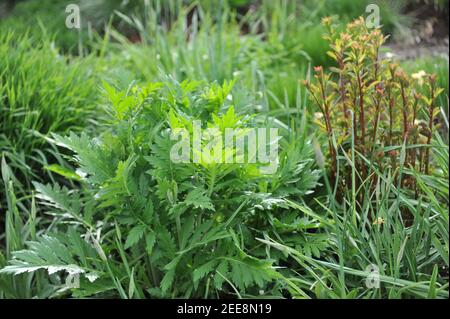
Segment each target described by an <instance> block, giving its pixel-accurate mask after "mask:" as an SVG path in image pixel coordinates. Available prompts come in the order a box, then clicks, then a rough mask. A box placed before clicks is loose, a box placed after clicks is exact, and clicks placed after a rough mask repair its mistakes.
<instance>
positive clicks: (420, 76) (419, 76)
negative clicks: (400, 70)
mask: <svg viewBox="0 0 450 319" xmlns="http://www.w3.org/2000/svg"><path fill="white" fill-rule="evenodd" d="M426 75H427V73H426V72H425V71H424V70H420V71H419V72H417V73H413V74H411V77H412V78H413V79H414V80H417V83H419V85H420V86H422V85H423V77H424V76H426Z"/></svg>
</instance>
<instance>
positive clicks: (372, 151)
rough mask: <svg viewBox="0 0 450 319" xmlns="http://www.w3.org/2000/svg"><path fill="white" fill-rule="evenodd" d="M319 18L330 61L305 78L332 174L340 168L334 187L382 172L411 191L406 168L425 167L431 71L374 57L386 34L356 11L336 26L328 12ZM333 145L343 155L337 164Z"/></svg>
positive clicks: (432, 123)
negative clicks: (343, 24) (409, 69)
mask: <svg viewBox="0 0 450 319" xmlns="http://www.w3.org/2000/svg"><path fill="white" fill-rule="evenodd" d="M323 24H324V25H325V27H326V28H327V29H328V33H327V34H326V35H325V39H326V40H327V41H328V42H329V43H330V47H331V50H330V51H329V52H328V55H329V56H330V57H332V58H333V59H334V60H335V62H336V67H331V68H330V72H325V71H324V69H323V68H322V67H315V68H314V71H315V75H314V78H315V81H314V83H309V82H308V81H305V84H306V86H307V88H308V89H309V92H310V93H311V98H312V100H313V101H314V102H315V104H317V106H318V107H319V109H320V113H319V115H320V116H319V117H320V118H321V119H322V120H319V121H317V122H318V124H319V126H320V127H322V128H323V130H324V131H325V132H326V134H327V136H328V153H329V155H330V158H331V164H330V170H331V179H332V181H333V182H335V181H336V179H337V177H338V174H341V176H342V177H343V178H342V183H341V185H340V187H343V188H344V189H346V188H347V187H346V186H345V185H352V184H355V183H356V188H359V187H360V186H368V185H370V184H371V182H372V181H375V179H376V176H377V175H379V174H384V173H387V172H388V171H389V172H390V173H391V174H392V175H394V176H395V179H394V180H396V184H397V183H398V185H399V186H400V188H406V189H410V190H413V191H414V192H415V193H416V194H417V192H418V189H417V185H416V183H415V178H414V174H415V173H417V174H426V175H428V174H430V172H431V170H432V167H431V164H430V162H431V160H430V147H431V142H432V141H431V138H432V135H433V131H434V130H435V129H436V127H437V126H438V125H437V124H436V117H437V115H438V113H439V107H438V105H437V103H436V102H437V97H438V96H439V94H440V93H441V92H442V91H443V90H442V89H440V88H438V87H437V85H436V76H435V75H430V74H426V73H424V72H422V73H418V74H414V75H409V74H407V73H405V72H404V71H403V70H402V69H401V68H400V67H399V66H398V65H396V64H394V63H391V62H390V61H389V60H380V59H379V50H380V47H381V46H382V45H383V43H384V41H385V40H386V37H385V36H383V35H382V33H381V31H380V30H379V29H372V30H370V29H368V28H367V27H366V25H365V23H364V19H362V18H360V19H358V20H355V21H354V22H352V23H350V24H348V25H347V28H346V30H345V31H344V32H341V33H338V32H336V29H335V26H334V25H333V21H332V19H331V18H325V19H323ZM420 92H422V93H420ZM340 150H342V153H343V154H344V157H343V161H341V162H340V163H338V162H339V159H340V158H339V157H338V153H339V152H340ZM352 174H353V175H352ZM352 179H353V180H352ZM367 189H371V187H370V186H369V187H368V188H367Z"/></svg>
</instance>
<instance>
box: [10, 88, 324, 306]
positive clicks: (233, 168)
mask: <svg viewBox="0 0 450 319" xmlns="http://www.w3.org/2000/svg"><path fill="white" fill-rule="evenodd" d="M231 88H232V86H231V85H230V83H225V84H224V85H222V86H220V85H217V84H213V85H211V86H206V87H204V85H203V84H202V83H201V82H187V81H185V82H183V83H181V84H180V85H178V84H174V83H173V84H162V83H151V84H148V85H146V86H140V87H138V86H133V87H130V88H129V90H127V91H116V90H115V89H114V88H113V87H111V86H109V85H106V86H105V91H106V93H107V95H108V96H109V98H110V100H111V106H110V108H109V113H110V115H111V118H110V119H109V121H108V122H106V123H107V125H108V127H109V128H108V129H107V130H106V132H105V133H104V134H101V135H100V136H98V137H96V138H94V139H91V138H89V137H88V135H87V134H85V133H82V134H81V135H79V136H77V135H75V134H71V135H70V136H68V137H65V138H62V137H59V136H56V137H55V140H56V142H57V143H58V145H61V146H64V147H66V148H69V149H70V150H72V151H74V152H75V153H76V156H75V157H74V160H75V161H76V162H77V165H78V166H79V174H80V175H81V176H83V180H84V181H85V186H86V187H87V188H86V190H85V191H77V190H70V191H69V190H68V189H66V188H64V187H63V188H61V187H60V186H58V185H54V186H51V185H43V184H39V183H37V184H35V185H36V188H37V191H38V197H39V198H40V199H42V201H43V203H44V204H45V205H48V206H49V209H50V210H51V212H52V214H54V215H55V216H59V217H58V218H59V219H60V223H59V224H60V225H63V223H62V222H63V221H67V222H69V221H70V223H75V224H76V225H77V226H75V227H73V226H67V229H70V230H68V231H69V233H68V234H64V233H65V232H66V228H65V227H58V228H59V231H60V235H57V236H56V237H53V236H50V237H43V238H41V239H40V240H39V241H38V242H35V243H32V244H31V245H30V248H29V250H25V251H21V252H17V253H15V254H14V256H15V257H14V259H13V260H11V264H10V265H9V266H7V267H5V268H4V269H3V270H2V272H4V273H5V272H6V273H14V274H20V273H23V272H29V271H36V270H37V269H47V270H49V272H52V271H59V270H65V271H67V272H75V273H80V274H85V275H86V276H87V277H86V278H82V280H81V287H80V289H76V290H74V291H73V293H74V295H76V296H87V295H96V296H121V297H145V296H153V297H223V296H226V295H229V294H235V295H237V296H244V295H246V294H252V295H257V294H258V293H259V292H258V291H259V290H261V289H262V290H263V291H264V294H268V295H279V294H280V292H281V291H282V290H283V289H284V288H285V287H283V286H280V285H279V284H278V283H276V282H274V279H277V278H278V277H279V274H278V272H277V271H276V270H275V269H274V265H275V264H278V263H280V262H281V261H282V260H283V259H284V257H283V255H282V254H279V253H277V252H276V251H274V252H270V253H269V252H268V251H266V249H265V248H264V246H262V245H261V244H258V242H257V241H256V239H255V238H256V237H264V236H276V237H277V238H280V240H283V242H285V243H286V244H288V245H289V246H291V247H297V248H299V249H303V248H304V247H306V246H307V247H308V249H307V251H306V253H307V254H309V255H315V256H319V255H320V251H321V250H323V249H324V248H325V247H326V246H327V239H326V238H322V239H320V240H317V238H316V240H315V241H314V240H313V239H314V238H315V237H314V236H315V234H314V232H315V231H319V230H320V225H321V224H320V223H318V222H317V217H316V216H314V215H308V212H309V211H308V210H306V209H303V208H302V204H301V201H302V198H303V197H305V196H306V195H307V194H309V193H310V192H311V190H312V189H314V187H315V186H316V185H317V180H318V174H319V173H318V171H316V170H314V169H313V166H314V164H313V161H312V160H311V155H312V148H311V145H310V143H309V142H308V141H307V140H305V137H304V136H298V135H297V134H298V132H299V131H298V129H295V127H293V128H292V129H289V130H287V131H285V134H284V138H283V140H284V141H283V142H281V145H282V149H281V153H280V155H279V156H280V157H279V158H280V167H279V169H278V171H277V172H276V173H275V174H273V175H261V173H260V172H259V170H258V169H256V167H255V164H251V163H249V164H219V163H216V164H214V163H207V162H205V161H202V162H200V163H179V164H177V163H173V162H172V161H171V159H170V151H171V148H172V146H173V145H174V143H175V141H172V140H171V138H170V134H169V133H170V130H171V129H172V130H173V129H175V128H180V127H184V128H187V129H190V130H192V121H193V120H201V121H202V123H203V125H204V127H211V126H216V127H219V128H220V130H224V129H225V128H227V127H228V128H238V127H239V128H246V127H257V126H264V127H265V126H267V125H269V126H270V125H275V124H274V122H273V121H272V120H271V119H270V118H266V117H265V116H259V115H254V116H249V115H246V114H251V113H252V108H253V107H252V106H251V104H248V103H247V102H248V100H247V99H246V98H242V97H234V96H233V92H232V91H231ZM296 132H297V133H296ZM202 143H206V141H203V142H202ZM204 145H206V144H204ZM298 201H300V203H299V202H298ZM52 207H56V208H57V209H56V210H55V209H54V208H52ZM305 212H306V213H305ZM74 232H76V235H74ZM83 234H86V235H83ZM59 236H63V237H64V238H66V239H62V240H59V238H60V237H59ZM75 237H76V238H78V239H76V238H75ZM80 237H84V239H80ZM80 241H81V242H83V244H82V245H84V246H86V243H85V241H89V242H90V244H89V247H91V248H89V249H90V250H91V251H95V250H96V251H97V256H95V257H94V256H92V257H91V258H82V256H84V253H82V249H81V248H77V246H78V245H80V244H81V242H80ZM53 246H55V248H54V249H53V252H54V254H52V256H48V254H47V253H46V251H47V250H49V249H51V247H53ZM86 249H88V248H86ZM32 256H36V257H37V256H38V257H37V258H38V259H37V258H36V257H32ZM81 258H82V259H81ZM76 260H81V261H80V262H76ZM101 261H103V262H101ZM89 278H91V279H92V280H93V278H94V279H95V280H93V282H90V280H89ZM127 287H128V293H127V292H126V291H127Z"/></svg>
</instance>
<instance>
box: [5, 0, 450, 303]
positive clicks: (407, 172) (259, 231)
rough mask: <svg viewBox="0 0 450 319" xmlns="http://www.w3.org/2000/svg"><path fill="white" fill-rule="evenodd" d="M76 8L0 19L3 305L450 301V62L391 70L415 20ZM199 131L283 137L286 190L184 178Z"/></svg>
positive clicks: (157, 4) (203, 172) (255, 178)
mask: <svg viewBox="0 0 450 319" xmlns="http://www.w3.org/2000/svg"><path fill="white" fill-rule="evenodd" d="M74 2H76V3H79V5H80V8H81V13H82V28H81V29H80V30H76V29H67V28H66V27H65V24H64V23H65V19H66V15H67V13H66V12H65V7H66V5H67V4H68V3H69V1H65V0H61V1H59V0H43V1H33V0H31V1H19V2H18V3H17V4H16V6H15V7H14V9H13V10H12V11H11V12H9V13H8V15H7V16H6V14H3V12H2V14H0V17H3V16H6V17H3V18H1V20H0V125H1V126H0V154H1V176H2V183H1V185H0V298H35V297H37V298H66V297H96V298H98V297H108V298H253V297H264V298H448V267H449V264H448V263H449V261H448V259H449V258H448V257H449V214H448V206H449V198H448V193H449V184H448V179H449V175H448V174H449V170H448V128H449V127H448V119H447V114H448V57H431V56H430V57H423V58H420V59H417V60H407V61H401V60H395V58H393V59H390V60H388V59H380V58H379V55H380V53H381V52H383V53H384V51H385V50H386V49H385V47H384V46H383V44H384V43H385V41H387V37H386V36H387V35H392V38H393V39H394V40H395V38H396V37H400V36H401V35H402V34H404V32H405V30H407V29H408V27H409V26H411V23H412V18H411V17H410V16H408V17H407V16H405V15H403V14H402V9H403V8H404V7H405V6H407V5H409V4H410V3H409V2H408V1H398V2H395V6H394V5H393V4H392V3H391V2H390V1H382V0H380V1H375V2H376V3H378V4H380V8H381V12H380V13H381V22H382V25H383V26H382V27H381V28H380V29H368V28H367V27H366V26H365V24H364V19H363V18H361V19H358V17H360V16H365V15H366V14H367V13H366V6H367V4H369V3H372V2H374V1H358V2H357V4H355V1H346V0H345V1H344V0H342V1H326V0H323V1H288V0H275V1H274V0H263V1H256V0H255V1H246V0H230V1H225V0H218V1H216V2H215V5H212V4H211V1H182V0H170V1H129V2H127V1H101V0H96V1H84V0H80V1H70V3H74ZM435 5H436V6H437V7H439V8H445V4H444V5H442V4H440V2H439V1H436V3H435ZM447 6H448V5H447ZM328 16H334V18H327V17H328ZM33 21H35V22H34V23H35V24H34V25H33V27H31V28H30V23H31V24H33ZM390 41H393V40H392V39H390ZM194 121H200V122H201V125H202V128H203V129H207V128H217V129H218V131H219V132H220V133H224V132H225V130H226V129H230V128H231V129H242V130H244V131H245V130H248V129H251V128H267V127H270V128H277V129H278V135H279V139H277V141H276V142H277V143H278V144H277V145H279V149H278V159H279V160H278V166H277V170H276V172H275V173H273V174H263V173H262V172H261V170H260V169H259V168H260V167H259V166H258V164H255V163H240V164H239V163H211V162H210V161H207V160H206V159H205V158H203V160H201V161H199V162H189V163H174V162H173V161H172V160H171V157H170V153H171V149H172V147H173V145H174V144H175V142H176V141H174V140H173V139H172V138H171V132H174V131H176V130H179V129H184V130H186V131H187V132H189V133H190V134H193V131H194V128H193V123H194ZM200 143H201V145H202V148H203V149H205V148H207V147H208V145H209V140H207V139H206V138H204V139H203V140H201V142H200ZM267 146H269V145H267ZM226 151H227V150H224V151H223V152H224V153H223V154H222V150H220V152H221V153H220V154H221V158H222V157H223V158H226V156H227V155H226ZM194 156H195V154H194ZM245 156H246V158H247V159H248V158H250V154H249V153H246V154H245ZM368 269H369V270H370V269H376V270H377V274H376V275H377V277H376V279H377V280H379V288H374V287H373V286H371V283H372V282H369V283H368V281H367V280H368V279H372V278H374V277H373V276H372V275H373V273H370V271H369V270H368ZM68 276H69V278H70V277H71V276H72V277H73V276H75V277H79V285H77V286H76V287H73V286H67V282H66V279H67V278H68Z"/></svg>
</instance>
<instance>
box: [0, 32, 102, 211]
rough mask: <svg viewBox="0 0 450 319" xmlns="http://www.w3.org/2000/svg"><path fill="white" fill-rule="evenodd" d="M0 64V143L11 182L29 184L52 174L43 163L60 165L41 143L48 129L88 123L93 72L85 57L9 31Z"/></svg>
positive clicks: (1, 43) (0, 42)
mask: <svg viewBox="0 0 450 319" xmlns="http://www.w3.org/2000/svg"><path fill="white" fill-rule="evenodd" d="M0 69H1V70H2V71H1V73H0V97H1V98H0V122H1V132H0V149H1V153H2V155H3V156H4V157H5V159H6V161H7V163H8V164H9V165H10V166H11V167H12V170H13V174H14V175H15V176H17V180H16V182H17V184H16V185H15V188H16V189H17V190H20V189H21V188H24V189H29V188H30V186H31V180H32V179H34V180H40V179H41V178H51V171H50V170H48V171H47V172H48V173H47V174H46V173H43V172H42V166H44V165H48V164H49V163H55V164H56V163H58V164H59V165H60V166H62V167H63V166H64V165H65V160H64V159H63V158H62V157H61V155H60V154H58V152H57V151H56V148H55V147H51V146H48V145H47V144H46V141H45V137H46V136H47V135H48V134H49V132H65V131H67V130H68V129H72V130H73V131H79V130H81V129H82V128H83V129H84V128H87V127H89V126H91V125H92V124H91V122H92V119H93V117H94V114H95V108H96V101H97V97H96V95H95V92H96V82H95V81H96V80H95V79H96V76H95V75H94V74H93V73H92V72H93V69H92V68H91V66H90V59H86V60H83V61H81V60H78V59H69V58H67V57H65V56H62V55H60V54H59V52H58V51H57V50H56V49H55V48H54V47H52V45H51V43H50V42H46V41H44V42H41V41H37V40H34V39H32V38H30V37H29V36H27V35H17V34H16V33H14V32H5V33H2V34H1V36H0ZM54 167H55V166H53V168H54ZM0 189H2V188H0ZM3 203H4V196H3V191H2V196H1V198H0V205H3Z"/></svg>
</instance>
